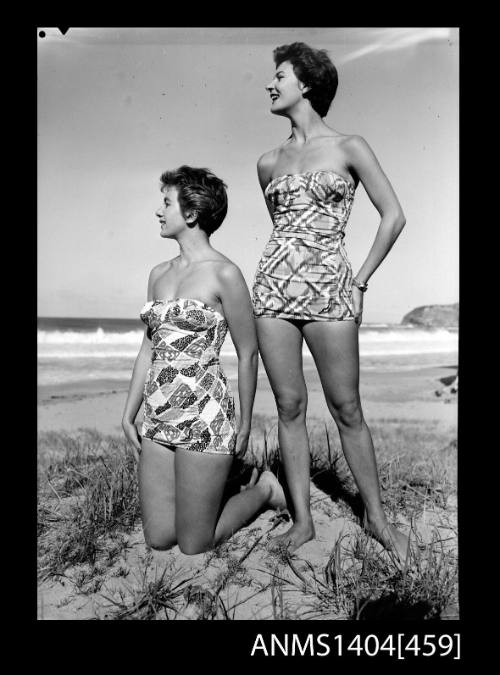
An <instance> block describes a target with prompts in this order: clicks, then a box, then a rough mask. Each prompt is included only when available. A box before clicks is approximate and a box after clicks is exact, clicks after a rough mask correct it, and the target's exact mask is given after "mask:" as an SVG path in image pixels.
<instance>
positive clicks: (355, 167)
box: [346, 136, 406, 283]
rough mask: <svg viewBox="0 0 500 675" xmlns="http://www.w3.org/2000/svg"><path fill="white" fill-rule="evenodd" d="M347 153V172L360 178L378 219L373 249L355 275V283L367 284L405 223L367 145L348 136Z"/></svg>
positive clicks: (355, 137) (360, 139) (357, 137)
mask: <svg viewBox="0 0 500 675" xmlns="http://www.w3.org/2000/svg"><path fill="white" fill-rule="evenodd" d="M346 153H347V158H348V165H349V169H350V170H351V171H352V172H353V173H354V174H355V175H357V176H358V177H359V179H360V181H361V183H362V184H363V187H364V188H365V190H366V192H367V194H368V197H369V198H370V200H371V202H372V204H373V205H374V206H375V208H376V209H377V211H378V212H379V214H380V216H381V221H380V225H379V227H378V230H377V234H376V236H375V240H374V242H373V245H372V247H371V248H370V251H369V252H368V255H367V257H366V259H365V261H364V262H363V264H362V265H361V267H360V269H359V271H358V273H357V274H356V279H357V280H358V281H360V282H361V283H366V282H367V281H368V279H369V278H370V277H371V275H372V274H373V273H374V272H375V270H376V269H377V267H378V266H379V265H380V263H381V262H382V260H383V259H384V258H385V257H386V255H387V254H388V253H389V251H390V250H391V248H392V246H393V244H394V242H395V241H396V239H397V238H398V237H399V235H400V233H401V230H402V229H403V227H404V226H405V223H406V219H405V216H404V213H403V209H402V208H401V205H400V203H399V201H398V198H397V197H396V194H395V192H394V190H393V188H392V185H391V184H390V182H389V179H388V178H387V176H386V175H385V173H384V172H383V171H382V168H381V166H380V164H379V163H378V160H377V158H376V157H375V154H374V153H373V151H372V149H371V148H370V146H369V145H368V143H367V142H366V141H365V140H364V139H363V138H361V136H351V137H350V138H349V140H348V142H347V144H346Z"/></svg>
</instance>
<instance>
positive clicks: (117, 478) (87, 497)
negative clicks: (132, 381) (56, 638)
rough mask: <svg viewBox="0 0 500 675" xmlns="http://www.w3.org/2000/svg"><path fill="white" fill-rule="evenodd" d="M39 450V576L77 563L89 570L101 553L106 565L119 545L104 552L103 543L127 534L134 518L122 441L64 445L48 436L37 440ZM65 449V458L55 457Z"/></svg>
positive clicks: (82, 439) (132, 476)
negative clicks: (87, 567) (105, 556)
mask: <svg viewBox="0 0 500 675" xmlns="http://www.w3.org/2000/svg"><path fill="white" fill-rule="evenodd" d="M51 443H53V445H50V444H51ZM66 443H67V445H66ZM40 446H41V449H42V461H41V462H40V468H39V508H38V531H39V563H40V574H41V575H42V576H43V577H47V576H52V575H57V574H62V573H64V570H65V569H66V568H67V567H69V566H72V565H76V564H79V563H90V564H91V565H94V564H95V562H96V559H97V556H98V554H100V553H102V552H104V551H106V549H107V551H108V562H109V564H111V563H112V561H113V560H114V559H115V558H116V556H117V555H118V553H119V551H120V550H121V549H122V548H123V546H124V545H125V541H124V540H123V539H122V540H120V542H121V543H120V544H119V545H118V544H117V541H116V540H115V542H114V545H113V547H112V550H109V546H107V541H106V539H107V538H108V537H109V536H110V535H113V534H115V533H116V532H117V531H122V532H129V531H130V530H131V529H132V528H133V527H134V525H135V523H136V521H137V519H138V517H139V499H138V485H137V477H136V467H135V461H134V459H133V457H132V455H131V453H130V452H129V450H128V448H127V446H126V444H125V441H121V440H120V439H116V438H112V437H111V438H106V437H102V436H98V437H96V435H95V434H83V435H81V436H77V437H70V440H68V437H67V436H66V435H64V434H61V435H59V436H57V435H55V434H54V433H51V434H48V435H46V436H43V437H42V439H41V442H40ZM47 446H49V448H50V452H49V453H47V451H46V450H47ZM65 447H67V453H63V452H61V450H62V449H64V448H65ZM44 450H45V452H43V451H44ZM54 450H56V452H54ZM75 475H78V479H77V480H73V476H75Z"/></svg>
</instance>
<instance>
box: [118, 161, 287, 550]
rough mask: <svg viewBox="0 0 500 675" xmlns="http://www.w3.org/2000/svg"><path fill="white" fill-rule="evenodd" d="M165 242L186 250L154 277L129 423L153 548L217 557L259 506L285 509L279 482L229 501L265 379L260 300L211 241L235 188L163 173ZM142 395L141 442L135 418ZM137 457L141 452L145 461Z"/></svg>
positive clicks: (198, 175) (271, 480)
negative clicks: (231, 371) (234, 375)
mask: <svg viewBox="0 0 500 675" xmlns="http://www.w3.org/2000/svg"><path fill="white" fill-rule="evenodd" d="M161 192H162V196H163V203H162V205H161V207H160V208H159V209H158V210H157V212H156V215H157V217H158V219H159V221H160V226H161V230H160V236H161V237H162V238H164V239H175V240H176V241H177V243H178V244H179V247H180V252H179V255H178V256H177V257H176V258H173V259H172V260H168V261H166V262H163V263H160V264H159V265H157V266H156V267H154V268H153V270H152V271H151V274H150V276H149V283H148V294H147V302H146V304H145V306H144V307H143V309H142V311H141V318H142V320H143V321H144V323H145V324H146V328H145V332H144V338H143V341H142V345H141V348H140V350H139V354H138V356H137V359H136V362H135V365H134V370H133V374H132V380H131V384H130V389H129V394H128V397H127V402H126V404H125V409H124V413H123V421H122V426H123V429H124V432H125V435H126V436H127V438H128V440H129V441H130V443H131V444H132V447H133V448H134V452H135V453H136V456H137V458H138V459H139V495H140V502H141V513H142V520H143V528H144V536H145V539H146V543H147V544H149V545H150V546H151V547H152V548H155V549H167V548H170V547H171V546H173V545H174V544H178V545H179V547H180V549H181V551H183V552H184V553H187V554H195V553H201V552H202V551H208V550H210V549H211V548H213V547H214V546H216V545H217V544H219V543H221V542H222V541H224V540H225V539H227V538H228V537H230V536H231V535H232V534H233V533H234V532H235V531H236V530H238V529H239V528H240V527H241V526H242V525H244V524H245V523H246V522H247V521H248V520H250V519H251V518H252V517H253V516H254V515H255V514H256V513H257V512H258V511H259V510H260V509H261V508H262V507H266V506H269V507H271V508H276V507H279V506H285V500H284V495H283V491H282V489H281V487H280V485H279V483H278V481H277V480H276V478H275V477H274V475H273V474H272V473H271V472H269V471H265V472H263V473H262V474H261V476H260V478H259V480H258V481H257V482H255V479H254V480H253V481H251V483H250V484H249V485H248V487H247V489H245V490H242V491H241V492H240V493H239V494H237V495H235V496H233V497H231V498H230V499H229V500H228V501H227V502H226V503H225V504H223V503H222V502H223V493H224V487H225V484H226V480H227V477H228V473H229V470H230V468H231V464H232V461H233V456H234V455H235V454H236V453H238V454H240V453H243V452H244V451H245V450H246V447H247V444H248V439H249V434H250V420H251V413H252V407H253V400H254V395H255V388H256V381H257V339H256V333H255V326H254V319H253V310H252V304H251V301H250V296H249V292H248V289H247V286H246V284H245V281H244V279H243V276H242V274H241V272H240V270H239V269H238V267H237V266H236V265H235V264H234V263H232V262H231V261H230V260H229V259H228V258H226V257H225V256H224V255H222V254H221V253H219V252H218V251H216V250H215V249H214V248H212V246H211V245H210V241H209V237H210V235H211V234H212V233H213V232H214V231H215V230H216V229H217V228H218V227H220V225H221V224H222V221H223V220H224V217H225V215H226V213H227V196H226V186H225V184H224V183H223V181H222V180H220V179H219V178H217V177H216V176H215V175H214V174H212V173H211V172H210V171H208V170H207V169H196V168H192V167H188V166H181V167H180V168H179V169H177V170H175V171H167V172H165V173H164V174H163V175H162V176H161ZM228 328H229V331H230V334H231V338H232V340H233V342H234V345H235V348H236V353H237V355H238V391H239V400H240V420H239V428H238V430H236V424H235V411H234V402H233V397H232V395H231V391H230V388H229V385H228V382H227V379H226V376H225V374H224V372H223V370H222V367H221V364H220V362H219V352H220V349H221V346H222V343H223V342H224V338H225V336H226V333H227V329H228ZM143 397H144V421H143V425H142V438H140V437H139V435H138V433H137V429H136V427H135V424H134V422H135V418H136V416H137V413H138V411H139V408H140V406H141V402H142V399H143ZM139 455H140V457H139Z"/></svg>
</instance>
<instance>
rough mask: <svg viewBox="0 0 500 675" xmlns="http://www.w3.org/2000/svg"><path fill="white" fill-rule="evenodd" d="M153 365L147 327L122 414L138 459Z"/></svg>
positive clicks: (150, 293) (151, 277) (151, 280)
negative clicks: (139, 431) (139, 430)
mask: <svg viewBox="0 0 500 675" xmlns="http://www.w3.org/2000/svg"><path fill="white" fill-rule="evenodd" d="M155 270H156V268H154V269H153V270H152V271H151V274H150V275H149V281H148V293H147V299H148V300H151V299H152V298H153V283H154V280H155V275H156V271H155ZM150 365H151V340H150V338H149V329H148V328H145V330H144V336H143V338H142V343H141V346H140V349H139V353H138V354H137V357H136V359H135V363H134V369H133V371H132V378H131V380H130V386H129V390H128V395H127V400H126V402H125V407H124V410H123V415H122V427H123V431H124V432H125V436H126V437H127V439H128V441H129V442H130V443H131V444H132V447H133V449H134V454H135V456H136V459H138V454H137V453H138V452H140V449H141V444H140V440H139V436H138V434H137V429H136V427H135V418H136V417H137V413H138V412H139V409H140V407H141V404H142V398H143V390H144V383H145V381H146V375H147V372H148V369H149V366H150Z"/></svg>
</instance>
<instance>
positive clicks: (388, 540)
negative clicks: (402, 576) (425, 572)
mask: <svg viewBox="0 0 500 675" xmlns="http://www.w3.org/2000/svg"><path fill="white" fill-rule="evenodd" d="M364 528H365V530H366V531H367V532H368V533H369V534H371V535H372V536H373V537H374V538H375V539H376V540H377V541H378V542H379V543H380V544H382V546H383V547H384V548H385V549H386V550H387V551H389V553H392V554H393V555H394V556H395V557H396V561H397V563H398V564H399V566H401V567H402V566H404V565H405V564H408V563H409V562H410V554H411V551H412V548H413V547H412V546H411V544H410V539H409V537H407V536H406V534H403V532H400V531H399V530H398V529H397V528H396V527H394V525H390V524H389V523H387V522H386V523H384V524H381V523H372V522H370V520H369V519H368V518H365V521H364Z"/></svg>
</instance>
